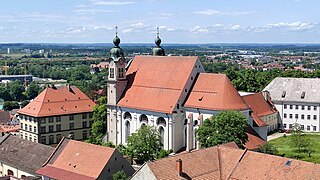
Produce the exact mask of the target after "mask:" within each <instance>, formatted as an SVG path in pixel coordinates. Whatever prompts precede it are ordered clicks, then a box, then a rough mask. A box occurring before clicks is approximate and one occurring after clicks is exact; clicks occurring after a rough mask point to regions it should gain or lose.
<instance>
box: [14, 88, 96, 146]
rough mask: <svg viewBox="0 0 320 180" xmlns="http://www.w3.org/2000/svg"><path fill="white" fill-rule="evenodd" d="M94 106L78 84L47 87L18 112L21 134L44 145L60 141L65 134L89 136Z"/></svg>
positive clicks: (76, 137) (82, 137) (81, 136)
mask: <svg viewBox="0 0 320 180" xmlns="http://www.w3.org/2000/svg"><path fill="white" fill-rule="evenodd" d="M94 106H95V103H94V102H93V101H92V100H91V99H90V98H88V96H86V95H85V94H84V93H83V92H81V90H79V89H78V88H77V87H76V86H70V85H67V86H62V87H59V88H57V87H54V86H52V87H47V88H46V89H45V90H44V91H42V92H41V93H40V94H39V95H38V96H37V97H36V98H35V99H34V100H33V101H32V102H30V103H29V104H28V105H27V106H25V107H24V108H22V109H21V110H19V111H18V113H19V119H20V127H21V130H20V137H21V138H23V139H27V140H29V141H34V142H39V143H42V144H57V143H59V142H60V140H61V139H62V137H63V136H71V137H72V138H73V139H75V140H84V139H87V138H88V137H89V135H90V128H91V125H92V123H93V120H92V116H93V107H94Z"/></svg>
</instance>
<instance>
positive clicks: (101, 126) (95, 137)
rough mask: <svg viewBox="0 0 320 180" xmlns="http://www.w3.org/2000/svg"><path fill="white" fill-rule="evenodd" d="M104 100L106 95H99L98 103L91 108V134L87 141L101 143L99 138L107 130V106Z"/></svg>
mask: <svg viewBox="0 0 320 180" xmlns="http://www.w3.org/2000/svg"><path fill="white" fill-rule="evenodd" d="M105 102H106V97H101V98H100V99H99V100H98V104H97V105H96V106H95V107H94V108H93V117H92V119H93V124H92V128H91V132H92V136H91V137H90V138H89V142H90V143H93V144H100V145H102V141H101V140H102V138H103V136H104V135H105V133H106V131H107V129H106V119H107V106H106V103H105Z"/></svg>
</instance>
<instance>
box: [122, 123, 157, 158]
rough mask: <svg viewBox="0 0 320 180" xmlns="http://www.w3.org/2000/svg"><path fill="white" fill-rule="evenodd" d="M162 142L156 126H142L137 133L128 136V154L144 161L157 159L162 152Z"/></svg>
mask: <svg viewBox="0 0 320 180" xmlns="http://www.w3.org/2000/svg"><path fill="white" fill-rule="evenodd" d="M161 146H162V144H161V137H160V134H159V132H158V131H157V129H156V128H155V127H151V126H141V128H140V129H139V130H138V132H136V133H132V134H131V135H130V136H129V138H128V143H127V155H129V156H130V157H132V158H135V159H136V160H137V162H139V163H143V162H146V161H149V160H155V159H156V158H157V156H158V153H159V152H160V150H161V149H162V148H161Z"/></svg>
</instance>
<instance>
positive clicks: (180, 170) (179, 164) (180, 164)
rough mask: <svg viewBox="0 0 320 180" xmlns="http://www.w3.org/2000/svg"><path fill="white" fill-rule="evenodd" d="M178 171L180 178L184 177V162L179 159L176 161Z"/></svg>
mask: <svg viewBox="0 0 320 180" xmlns="http://www.w3.org/2000/svg"><path fill="white" fill-rule="evenodd" d="M176 170H177V173H178V175H179V176H182V160H181V159H177V160H176Z"/></svg>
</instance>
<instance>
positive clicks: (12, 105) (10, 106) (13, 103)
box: [3, 101, 20, 111]
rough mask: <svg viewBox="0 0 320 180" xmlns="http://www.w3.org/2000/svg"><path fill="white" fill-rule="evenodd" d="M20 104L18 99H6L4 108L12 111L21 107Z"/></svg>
mask: <svg viewBox="0 0 320 180" xmlns="http://www.w3.org/2000/svg"><path fill="white" fill-rule="evenodd" d="M19 108H20V106H19V104H18V102H17V101H6V102H4V104H3V110H5V111H11V110H12V109H19Z"/></svg>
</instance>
